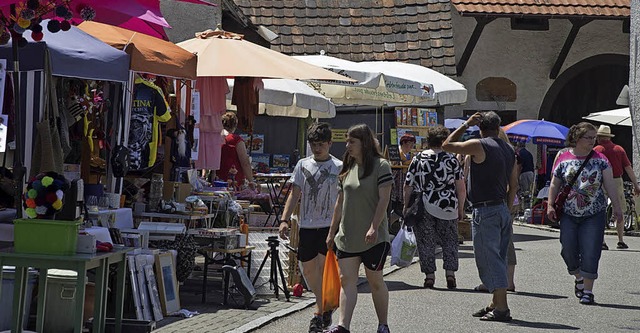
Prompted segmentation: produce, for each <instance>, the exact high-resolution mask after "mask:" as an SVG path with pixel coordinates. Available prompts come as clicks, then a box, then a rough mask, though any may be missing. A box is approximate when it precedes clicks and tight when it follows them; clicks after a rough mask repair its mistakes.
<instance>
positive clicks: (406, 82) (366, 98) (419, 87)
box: [296, 55, 467, 106]
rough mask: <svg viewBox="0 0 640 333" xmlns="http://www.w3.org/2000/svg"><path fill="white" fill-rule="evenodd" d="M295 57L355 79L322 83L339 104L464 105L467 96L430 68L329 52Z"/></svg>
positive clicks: (320, 83) (321, 88)
mask: <svg viewBox="0 0 640 333" xmlns="http://www.w3.org/2000/svg"><path fill="white" fill-rule="evenodd" d="M296 58H298V59H300V60H303V61H305V62H308V63H310V64H314V65H317V66H320V67H322V68H326V69H328V70H331V71H333V72H336V73H339V74H342V75H345V76H348V77H350V78H353V79H356V80H357V81H358V82H356V83H354V84H345V82H341V81H337V82H319V83H317V84H318V85H319V89H320V90H321V91H322V93H323V94H324V95H325V96H327V97H329V98H331V100H332V101H333V102H334V103H336V104H345V105H385V104H386V105H410V104H411V105H423V106H442V105H451V104H461V103H464V102H465V101H466V99H467V91H466V89H465V88H464V86H463V85H462V84H460V83H458V82H456V81H455V80H452V79H450V78H448V77H447V76H445V75H442V74H440V73H438V72H436V71H434V70H431V69H429V68H426V67H423V66H419V65H414V64H408V63H401V62H388V61H371V62H353V61H349V60H344V59H340V58H335V57H330V56H326V55H307V56H296Z"/></svg>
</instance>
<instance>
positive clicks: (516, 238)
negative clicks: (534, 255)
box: [513, 234, 558, 243]
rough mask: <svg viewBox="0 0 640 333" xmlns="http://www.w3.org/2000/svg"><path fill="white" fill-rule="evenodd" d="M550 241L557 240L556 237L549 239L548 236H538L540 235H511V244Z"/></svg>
mask: <svg viewBox="0 0 640 333" xmlns="http://www.w3.org/2000/svg"><path fill="white" fill-rule="evenodd" d="M550 239H558V237H557V236H556V237H549V236H540V235H523V234H513V242H514V243H517V242H535V241H544V240H550Z"/></svg>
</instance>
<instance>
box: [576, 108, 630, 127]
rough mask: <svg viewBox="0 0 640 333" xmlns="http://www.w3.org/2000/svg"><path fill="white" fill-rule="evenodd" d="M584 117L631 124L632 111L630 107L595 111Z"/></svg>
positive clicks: (612, 122)
mask: <svg viewBox="0 0 640 333" xmlns="http://www.w3.org/2000/svg"><path fill="white" fill-rule="evenodd" d="M582 119H587V120H592V121H597V122H600V123H605V124H611V125H620V126H631V113H630V112H629V108H622V109H616V110H609V111H600V112H593V113H590V114H588V115H586V116H584V117H582Z"/></svg>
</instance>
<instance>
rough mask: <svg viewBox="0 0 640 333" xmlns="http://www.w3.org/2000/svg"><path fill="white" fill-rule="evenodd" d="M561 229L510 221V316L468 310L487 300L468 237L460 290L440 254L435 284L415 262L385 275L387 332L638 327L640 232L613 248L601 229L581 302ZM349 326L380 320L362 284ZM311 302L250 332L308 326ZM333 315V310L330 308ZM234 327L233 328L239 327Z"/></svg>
mask: <svg viewBox="0 0 640 333" xmlns="http://www.w3.org/2000/svg"><path fill="white" fill-rule="evenodd" d="M558 236H559V233H558V232H557V230H555V229H553V230H551V229H546V228H542V229H534V228H530V227H529V226H526V227H525V226H514V241H515V246H516V251H517V257H518V265H517V267H516V278H515V284H516V292H515V293H509V296H508V300H509V307H510V308H511V315H512V317H513V318H514V319H513V321H511V322H509V323H498V322H482V321H480V320H479V319H478V318H474V317H472V316H471V314H472V313H473V312H474V311H476V310H478V309H480V308H482V307H483V306H486V305H487V304H488V302H489V301H490V295H489V294H488V293H482V292H476V291H474V290H473V287H474V286H476V285H477V284H478V283H479V282H480V281H479V278H478V275H477V270H476V267H475V263H474V259H473V250H472V247H471V242H468V241H467V242H465V243H464V244H463V245H461V248H460V269H459V271H458V273H457V275H456V276H457V282H458V289H457V290H454V291H451V290H447V289H446V281H445V278H444V271H443V270H442V269H441V265H442V264H441V263H442V261H441V260H438V262H437V265H438V266H439V271H438V272H436V289H435V290H430V289H423V288H422V287H421V286H422V283H423V279H424V275H423V274H422V273H421V272H420V267H419V265H418V264H417V263H415V264H413V265H411V266H410V267H408V268H404V269H399V270H396V271H394V272H392V273H390V274H389V275H387V276H386V278H385V280H386V282H387V286H388V288H389V295H390V303H389V326H390V329H391V331H392V332H537V331H549V332H551V331H553V332H569V331H576V330H581V331H584V332H629V331H638V330H640V289H639V287H638V282H639V281H640V279H639V277H640V265H639V261H640V238H638V237H626V238H625V241H626V242H627V244H628V245H629V247H630V249H628V250H616V249H615V244H616V242H617V238H616V237H615V236H613V235H607V236H605V240H606V241H607V243H608V244H609V246H610V248H611V250H609V251H603V254H602V259H601V260H600V269H599V274H600V277H599V279H598V280H596V283H595V287H594V295H595V301H596V303H597V304H596V305H592V306H588V305H581V304H579V303H578V299H577V298H576V297H575V296H574V295H573V277H572V276H570V275H569V274H568V273H567V271H566V268H565V266H564V263H563V261H562V258H561V257H560V243H559V240H558ZM359 290H360V293H359V295H358V296H359V297H358V304H357V306H356V310H355V314H354V318H353V321H352V324H351V332H354V333H359V332H375V331H376V328H377V319H376V315H375V311H374V308H373V302H372V301H371V296H370V292H369V289H368V286H367V285H366V284H362V285H361V286H360V288H359ZM312 313H313V308H312V307H308V308H306V309H304V310H301V311H297V310H296V311H295V312H293V313H292V314H290V315H288V316H285V317H282V318H280V319H277V320H274V321H272V322H270V323H268V324H266V325H263V326H262V327H260V328H258V329H255V330H245V331H252V332H260V333H266V332H306V331H307V327H308V324H309V320H310V318H311V316H312ZM334 320H337V314H334ZM236 331H238V330H236Z"/></svg>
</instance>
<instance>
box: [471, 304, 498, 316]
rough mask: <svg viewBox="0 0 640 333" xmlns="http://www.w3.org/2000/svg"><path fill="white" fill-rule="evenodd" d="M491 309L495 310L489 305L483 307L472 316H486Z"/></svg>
mask: <svg viewBox="0 0 640 333" xmlns="http://www.w3.org/2000/svg"><path fill="white" fill-rule="evenodd" d="M491 311H493V309H492V308H490V307H488V306H487V307H486V308H482V309H480V310H478V311H476V312H474V313H473V314H472V315H471V316H472V317H476V318H478V317H484V316H485V315H486V314H487V313H489V312H491Z"/></svg>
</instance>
